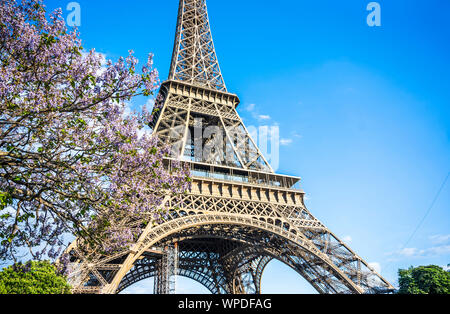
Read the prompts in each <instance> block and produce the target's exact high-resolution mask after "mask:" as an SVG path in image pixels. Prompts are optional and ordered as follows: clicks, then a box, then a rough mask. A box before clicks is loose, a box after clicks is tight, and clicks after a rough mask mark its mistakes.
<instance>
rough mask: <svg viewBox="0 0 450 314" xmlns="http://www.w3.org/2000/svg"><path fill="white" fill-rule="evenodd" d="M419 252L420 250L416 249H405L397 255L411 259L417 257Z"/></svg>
mask: <svg viewBox="0 0 450 314" xmlns="http://www.w3.org/2000/svg"><path fill="white" fill-rule="evenodd" d="M417 252H418V249H416V248H404V249H402V250H400V251H398V252H397V253H398V254H399V255H402V256H408V257H411V256H414V255H416V254H417Z"/></svg>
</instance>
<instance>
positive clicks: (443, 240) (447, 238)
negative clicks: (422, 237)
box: [430, 234, 450, 244]
mask: <svg viewBox="0 0 450 314" xmlns="http://www.w3.org/2000/svg"><path fill="white" fill-rule="evenodd" d="M430 240H431V242H432V243H433V244H447V243H449V242H450V234H446V235H441V234H438V235H434V236H431V237H430Z"/></svg>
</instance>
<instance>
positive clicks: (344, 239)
mask: <svg viewBox="0 0 450 314" xmlns="http://www.w3.org/2000/svg"><path fill="white" fill-rule="evenodd" d="M342 241H344V242H346V243H350V242H352V241H353V239H352V237H351V236H349V235H346V236H345V237H343V238H342Z"/></svg>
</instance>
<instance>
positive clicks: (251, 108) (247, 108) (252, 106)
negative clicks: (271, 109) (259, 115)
mask: <svg viewBox="0 0 450 314" xmlns="http://www.w3.org/2000/svg"><path fill="white" fill-rule="evenodd" d="M255 107H256V105H255V104H249V105H247V107H245V110H247V111H253V110H255Z"/></svg>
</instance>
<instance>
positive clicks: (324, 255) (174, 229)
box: [69, 0, 394, 294]
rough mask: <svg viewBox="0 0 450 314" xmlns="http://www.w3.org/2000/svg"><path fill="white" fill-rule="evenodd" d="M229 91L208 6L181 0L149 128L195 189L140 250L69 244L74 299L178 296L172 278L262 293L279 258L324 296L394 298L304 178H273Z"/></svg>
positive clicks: (175, 201) (174, 202) (216, 289)
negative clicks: (330, 221)
mask: <svg viewBox="0 0 450 314" xmlns="http://www.w3.org/2000/svg"><path fill="white" fill-rule="evenodd" d="M239 102H240V101H239V98H238V96H236V95H235V94H232V93H229V92H228V91H227V88H226V86H225V82H224V79H223V77H222V73H221V71H220V67H219V63H218V60H217V56H216V53H215V48H214V44H213V40H212V36H211V30H210V25H209V19H208V13H207V7H206V2H205V0H180V4H179V12H178V22H177V30H176V38H175V45H174V49H173V56H172V63H171V67H170V74H169V78H168V80H167V81H165V82H164V83H163V84H162V85H161V88H160V91H159V96H158V98H157V103H156V107H158V108H160V110H159V111H158V113H157V115H156V117H155V119H154V120H153V122H152V124H151V127H152V129H153V134H154V136H158V138H159V140H160V143H161V145H170V147H171V148H172V155H171V157H169V158H167V160H165V164H166V166H168V167H170V166H171V164H172V163H173V161H174V160H183V161H184V162H186V163H188V164H189V166H190V169H191V175H192V178H193V184H192V188H191V189H190V191H189V192H188V193H187V194H186V195H183V196H182V197H181V198H170V197H167V198H166V199H165V206H167V207H168V208H179V210H177V211H174V212H171V213H170V215H169V216H168V217H167V219H166V220H165V221H164V222H163V223H162V224H160V225H157V226H151V225H149V226H148V227H147V228H146V229H145V230H144V232H143V233H142V235H141V236H140V238H139V240H138V241H137V242H136V243H135V245H134V246H133V247H132V248H131V249H129V250H125V251H123V252H120V253H117V254H115V255H113V256H109V257H102V258H98V259H90V260H89V261H87V259H86V258H85V257H84V256H83V255H82V254H81V253H80V252H79V251H78V250H77V244H76V242H74V243H73V244H72V245H71V246H70V247H69V251H70V252H71V265H72V272H71V275H70V276H69V281H70V282H71V283H72V286H73V287H74V292H75V293H110V294H114V293H119V292H121V291H123V290H124V289H126V288H128V287H130V286H132V285H133V284H135V283H137V282H139V281H141V280H144V279H147V278H152V277H154V278H155V286H154V291H155V293H159V294H168V293H174V278H175V276H184V277H187V278H191V279H193V280H195V281H197V282H199V283H200V284H202V285H203V286H204V287H206V288H207V289H208V290H209V291H210V292H211V293H213V294H260V293H261V277H262V274H263V272H264V269H265V268H266V266H267V265H268V263H269V262H270V261H272V260H274V259H276V260H278V261H281V262H283V263H285V264H286V265H288V266H289V267H291V268H292V269H294V270H295V271H296V272H297V273H298V274H299V275H300V276H302V277H303V278H304V279H306V280H307V281H308V282H309V283H310V284H311V285H312V286H313V287H314V288H315V289H316V290H317V291H318V292H319V293H323V294H368V293H387V292H390V291H392V290H393V289H394V288H393V287H392V285H391V284H390V283H389V282H387V281H386V280H385V279H384V278H383V277H381V276H380V275H379V274H378V273H377V272H376V271H375V270H374V269H373V268H371V267H370V266H369V264H368V263H366V262H365V261H364V260H363V259H362V258H361V257H360V256H358V255H357V254H356V253H355V252H353V251H352V250H351V249H350V248H349V247H348V246H347V245H346V244H345V243H344V242H343V241H341V240H340V239H338V237H337V236H336V235H334V234H333V233H332V232H331V231H330V230H329V229H328V228H327V227H326V226H325V225H324V224H322V222H320V221H319V220H318V219H316V218H315V217H314V216H313V215H312V214H311V213H310V212H309V211H308V209H307V208H306V206H305V203H304V195H305V194H304V192H303V191H302V190H301V189H299V188H298V185H299V182H300V178H297V177H293V176H286V175H279V174H276V173H275V172H274V171H273V170H272V168H271V166H270V165H269V163H268V162H267V160H266V159H265V158H264V156H263V155H262V154H261V151H260V150H259V149H258V147H257V146H256V145H255V142H254V141H253V139H252V138H251V136H250V135H249V132H248V131H247V129H246V127H245V126H244V124H243V122H242V120H241V118H240V117H239V115H238V113H237V111H236V107H237V106H238V104H239Z"/></svg>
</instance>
